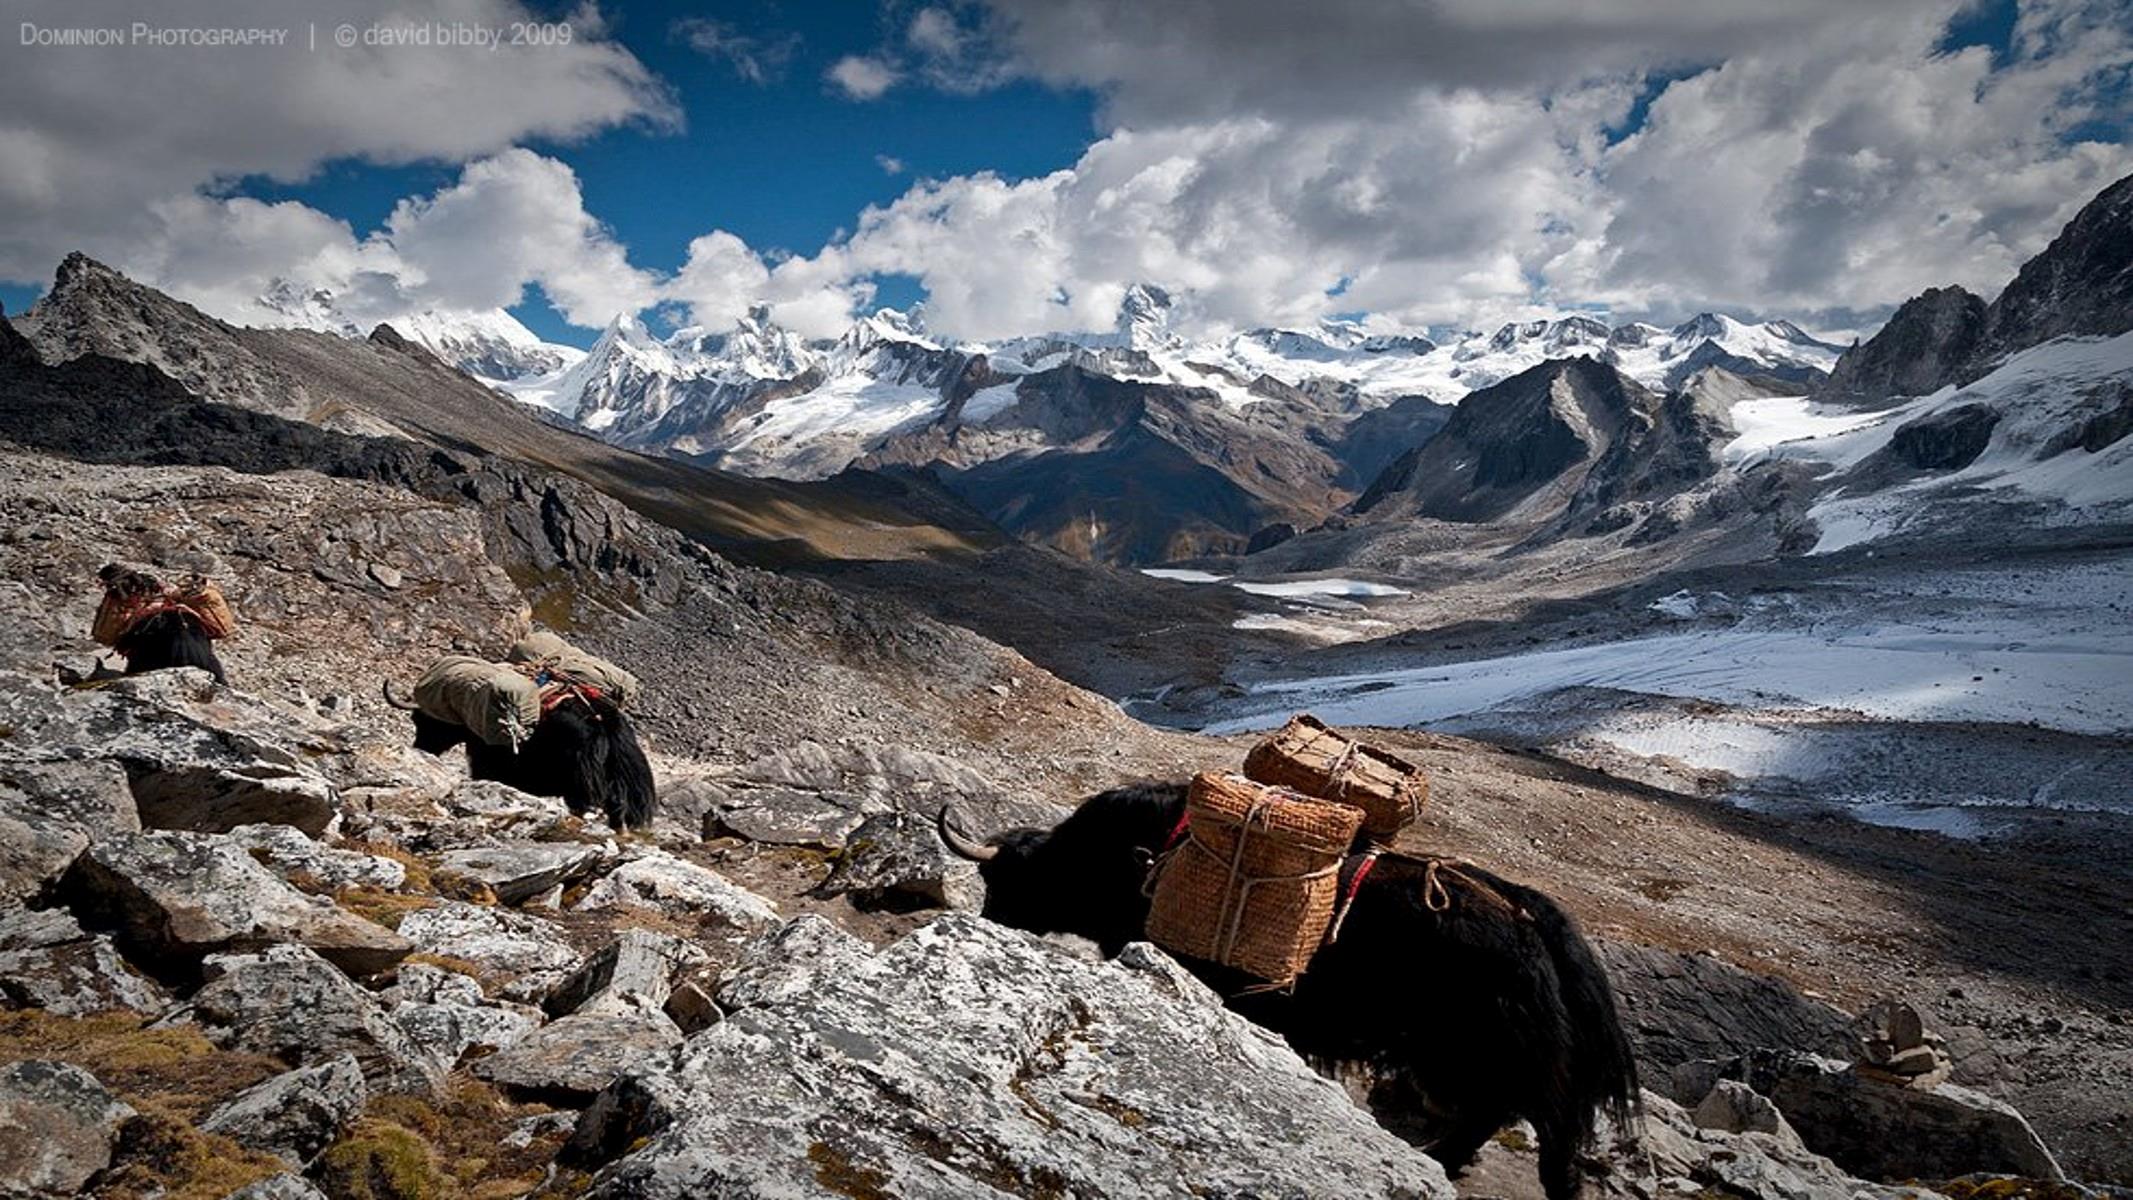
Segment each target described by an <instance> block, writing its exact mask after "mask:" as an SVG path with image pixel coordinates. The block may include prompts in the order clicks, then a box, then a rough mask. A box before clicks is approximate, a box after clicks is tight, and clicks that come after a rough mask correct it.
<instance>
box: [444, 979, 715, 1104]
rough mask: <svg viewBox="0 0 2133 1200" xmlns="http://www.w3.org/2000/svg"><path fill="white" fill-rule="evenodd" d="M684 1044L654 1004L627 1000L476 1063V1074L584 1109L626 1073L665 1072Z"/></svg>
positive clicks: (564, 1021)
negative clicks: (600, 1092) (651, 1070)
mask: <svg viewBox="0 0 2133 1200" xmlns="http://www.w3.org/2000/svg"><path fill="white" fill-rule="evenodd" d="M681 1040H682V1033H681V1029H680V1027H678V1026H676V1025H675V1024H674V1022H673V1021H671V1020H669V1019H668V1018H667V1016H666V1014H665V1013H662V1012H661V1011H659V1009H658V1007H657V1006H656V1005H653V1004H650V1003H649V1002H646V1001H643V1000H640V999H637V998H634V997H631V998H624V999H620V1000H618V1001H617V1002H615V1003H612V1004H609V1005H606V1006H604V1007H603V1009H602V1011H600V1012H580V1013H573V1014H571V1015H570V1016H567V1017H563V1018H561V1019H560V1020H556V1021H551V1022H549V1023H548V1024H546V1025H543V1026H542V1027H541V1028H539V1029H537V1030H535V1031H533V1032H532V1033H529V1034H527V1035H526V1036H525V1037H523V1038H520V1039H519V1040H518V1041H517V1042H516V1043H515V1044H513V1045H512V1046H510V1047H508V1048H507V1049H504V1050H501V1051H498V1052H497V1053H495V1054H492V1055H489V1056H488V1057H487V1058H483V1059H478V1060H476V1061H475V1063H474V1067H473V1070H474V1074H476V1075H478V1076H480V1077H481V1078H483V1079H486V1080H488V1081H489V1082H491V1083H494V1084H496V1085H498V1086H500V1087H503V1088H507V1089H509V1090H511V1091H513V1092H516V1093H519V1094H521V1095H526V1096H531V1097H535V1098H538V1099H544V1100H550V1101H555V1102H559V1103H564V1104H583V1103H584V1102H585V1101H587V1100H589V1099H591V1098H592V1097H593V1096H594V1095H595V1094H597V1093H598V1092H599V1091H600V1090H601V1089H602V1088H604V1087H606V1086H607V1085H608V1084H610V1083H612V1082H614V1080H615V1077H616V1076H618V1075H621V1074H622V1073H623V1072H625V1071H639V1070H645V1069H659V1068H663V1067H665V1066H666V1065H667V1064H669V1063H671V1062H672V1061H673V1057H674V1048H675V1047H676V1046H679V1045H680V1044H681Z"/></svg>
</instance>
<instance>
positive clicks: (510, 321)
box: [256, 279, 584, 382]
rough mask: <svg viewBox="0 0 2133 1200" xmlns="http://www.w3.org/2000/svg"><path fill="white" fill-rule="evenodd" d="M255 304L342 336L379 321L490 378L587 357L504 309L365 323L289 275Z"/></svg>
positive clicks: (282, 318)
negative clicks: (546, 339) (547, 339)
mask: <svg viewBox="0 0 2133 1200" xmlns="http://www.w3.org/2000/svg"><path fill="white" fill-rule="evenodd" d="M256 308H257V309H258V310H259V311H260V313H262V314H264V315H266V316H267V318H268V323H269V324H274V325H280V326H284V327H294V328H298V329H316V330H318V331H320V332H322V333H335V334H339V335H341V336H342V337H363V336H365V335H367V334H368V333H369V332H370V330H371V329H372V328H373V327H375V326H376V325H379V324H385V325H390V326H392V327H393V330H394V331H395V332H397V333H398V334H399V335H400V336H401V337H404V338H406V339H407V340H408V341H410V342H413V343H415V344H416V345H418V346H421V347H422V348H423V349H425V350H428V351H429V352H430V353H431V354H434V355H436V356H437V357H438V358H440V359H442V360H443V361H445V362H446V363H449V364H451V365H452V366H455V367H457V368H459V369H460V370H462V371H465V372H466V373H467V374H469V375H473V376H475V377H477V378H480V379H483V380H486V381H490V382H498V381H505V380H513V379H524V378H529V377H532V376H537V375H546V374H550V373H553V372H555V371H558V370H561V369H563V368H565V367H568V366H570V365H571V364H572V363H575V362H576V361H577V360H578V359H580V358H582V357H583V356H584V352H583V351H581V350H579V349H578V348H577V347H575V346H564V345H559V344H557V343H554V342H544V341H542V340H541V338H540V336H539V335H537V334H535V333H534V332H533V331H532V330H531V329H528V328H526V326H525V325H524V324H523V323H521V322H520V321H519V319H518V318H516V317H514V316H512V315H511V314H510V313H508V312H505V311H504V310H503V309H500V308H493V309H487V310H465V311H446V310H442V309H421V310H417V311H412V312H402V313H397V314H394V315H391V316H388V317H386V318H385V319H384V320H383V321H375V320H370V321H366V320H359V319H357V318H356V317H354V316H352V315H351V314H350V313H349V312H348V311H347V306H346V305H344V304H343V303H342V301H341V300H340V298H339V297H337V296H335V295H334V294H333V292H332V291H331V290H330V289H327V288H305V287H301V286H299V285H297V284H296V283H294V282H293V281H291V280H287V279H276V280H274V281H273V282H272V283H271V284H270V285H269V286H268V287H267V290H266V291H265V292H262V293H261V294H260V296H259V298H258V301H257V302H256Z"/></svg>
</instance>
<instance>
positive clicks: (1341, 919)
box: [1326, 846, 1378, 946]
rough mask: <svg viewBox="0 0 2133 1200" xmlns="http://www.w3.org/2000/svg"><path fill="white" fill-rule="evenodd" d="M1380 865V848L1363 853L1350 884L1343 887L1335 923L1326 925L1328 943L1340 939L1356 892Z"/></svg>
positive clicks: (1330, 943)
mask: <svg viewBox="0 0 2133 1200" xmlns="http://www.w3.org/2000/svg"><path fill="white" fill-rule="evenodd" d="M1377 865H1378V849H1377V847H1375V846H1373V847H1371V848H1370V850H1369V851H1368V852H1366V853H1365V854H1364V855H1363V861H1361V862H1359V863H1357V864H1355V874H1354V875H1352V876H1350V877H1349V879H1348V886H1347V887H1345V888H1343V889H1341V900H1340V904H1339V905H1338V906H1336V907H1335V908H1334V910H1333V923H1332V924H1330V925H1328V926H1326V945H1328V946H1330V945H1332V944H1333V943H1334V942H1337V941H1339V940H1340V936H1341V926H1342V925H1344V924H1346V923H1347V921H1348V909H1349V908H1350V906H1352V905H1353V904H1354V903H1355V894H1356V893H1357V892H1359V891H1362V890H1363V881H1364V880H1365V879H1368V878H1370V871H1371V869H1372V868H1373V867H1376V866H1377Z"/></svg>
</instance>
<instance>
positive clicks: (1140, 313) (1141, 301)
mask: <svg viewBox="0 0 2133 1200" xmlns="http://www.w3.org/2000/svg"><path fill="white" fill-rule="evenodd" d="M1170 313H1171V299H1170V293H1169V292H1166V291H1164V290H1163V289H1162V288H1159V287H1156V286H1155V285H1153V284H1147V283H1136V284H1134V285H1133V286H1132V287H1130V288H1127V289H1126V296H1125V299H1123V300H1121V301H1119V305H1118V325H1117V337H1118V344H1119V345H1121V346H1124V347H1128V348H1130V349H1134V350H1159V349H1162V348H1163V347H1165V346H1171V345H1175V344H1177V342H1178V341H1179V339H1178V337H1177V336H1176V335H1175V334H1173V333H1172V332H1171V331H1170Z"/></svg>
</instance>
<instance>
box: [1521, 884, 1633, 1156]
mask: <svg viewBox="0 0 2133 1200" xmlns="http://www.w3.org/2000/svg"><path fill="white" fill-rule="evenodd" d="M1498 886H1499V888H1500V889H1501V890H1503V891H1505V893H1506V894H1507V895H1510V896H1511V897H1512V898H1513V899H1514V900H1515V901H1517V903H1518V904H1519V905H1520V906H1521V907H1523V908H1524V909H1525V910H1526V912H1527V914H1528V915H1530V916H1531V917H1532V918H1533V923H1534V925H1535V926H1536V927H1537V928H1538V929H1539V930H1540V933H1541V938H1542V940H1543V941H1545V942H1546V943H1547V945H1548V955H1549V957H1550V958H1552V959H1553V960H1554V961H1555V974H1556V978H1557V980H1558V982H1559V986H1560V987H1561V988H1562V993H1563V1007H1564V1009H1565V1010H1566V1011H1567V1012H1568V1014H1569V1017H1570V1035H1571V1040H1570V1045H1571V1059H1570V1085H1571V1091H1572V1094H1573V1098H1574V1100H1575V1102H1576V1103H1577V1104H1578V1105H1579V1107H1580V1108H1581V1109H1582V1110H1583V1114H1584V1118H1583V1120H1582V1121H1581V1122H1580V1125H1581V1137H1580V1141H1581V1143H1582V1144H1583V1145H1584V1146H1586V1147H1587V1148H1590V1145H1591V1142H1592V1138H1593V1136H1594V1133H1595V1132H1596V1131H1595V1129H1594V1118H1596V1117H1598V1116H1599V1115H1601V1114H1603V1113H1604V1114H1605V1115H1606V1116H1607V1117H1608V1119H1609V1120H1611V1121H1612V1122H1613V1123H1614V1125H1615V1128H1617V1129H1618V1130H1623V1131H1627V1130H1628V1129H1629V1127H1630V1124H1631V1123H1632V1122H1633V1121H1635V1120H1636V1118H1637V1116H1638V1113H1639V1112H1640V1111H1641V1107H1642V1106H1641V1104H1640V1103H1639V1101H1638V1083H1637V1054H1636V1051H1635V1050H1634V1049H1633V1048H1632V1047H1631V1046H1630V1042H1629V1033H1628V1031H1627V1030H1625V1029H1624V1028H1623V1027H1622V1014H1621V1011H1620V1009H1619V1007H1618V1006H1617V1005H1616V1004H1615V989H1614V985H1613V984H1612V983H1610V982H1609V981H1608V978H1607V968H1606V967H1604V966H1602V965H1601V963H1600V956H1599V953H1598V951H1596V950H1594V949H1593V947H1592V943H1591V942H1590V941H1588V940H1587V939H1586V937H1585V933H1584V931H1583V930H1581V929H1579V928H1578V924H1577V922H1576V921H1575V920H1573V919H1572V918H1571V916H1570V914H1569V913H1566V912H1564V911H1563V910H1562V908H1561V907H1560V906H1558V905H1557V904H1556V903H1555V901H1553V900H1551V899H1549V898H1548V897H1547V896H1545V895H1543V894H1541V893H1540V892H1536V891H1534V890H1532V889H1531V888H1524V887H1519V886H1518V885H1516V884H1508V883H1505V884H1499V885H1498Z"/></svg>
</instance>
